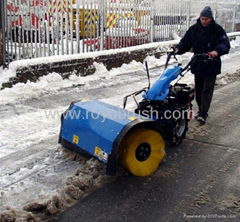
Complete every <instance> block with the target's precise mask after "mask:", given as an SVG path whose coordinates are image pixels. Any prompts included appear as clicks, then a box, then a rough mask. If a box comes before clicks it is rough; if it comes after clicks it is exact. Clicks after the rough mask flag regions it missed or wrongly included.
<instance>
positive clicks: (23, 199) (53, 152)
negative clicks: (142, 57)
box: [0, 38, 240, 220]
mask: <svg viewBox="0 0 240 222" xmlns="http://www.w3.org/2000/svg"><path fill="white" fill-rule="evenodd" d="M231 46H232V49H231V52H230V54H228V55H225V56H224V57H223V74H221V75H219V77H218V83H219V84H222V85H224V84H226V83H227V82H228V77H229V76H231V75H232V74H233V73H234V72H235V71H236V70H239V69H240V64H239V57H240V50H239V49H240V38H237V39H236V40H234V41H232V42H231ZM191 56H192V54H191V53H186V54H185V55H183V56H178V59H179V62H182V63H183V64H186V63H187V61H188V60H189V59H190V57H191ZM165 59H166V56H163V57H161V58H160V59H156V58H154V57H148V58H147V59H146V60H147V61H148V64H149V67H150V68H151V70H150V75H151V82H153V81H154V80H156V79H157V78H158V76H159V74H160V73H161V72H162V71H163V67H161V66H162V65H163V64H164V63H165ZM95 66H96V73H95V74H94V75H91V76H86V77H79V76H76V75H75V74H74V73H73V74H72V75H71V77H70V78H69V79H65V80H63V79H62V77H61V76H60V75H59V74H57V73H51V74H49V75H48V76H44V77H41V78H40V80H39V81H38V82H36V83H32V82H28V83H26V84H22V83H19V84H16V85H15V86H14V87H13V88H10V89H4V90H1V91H0V212H1V211H3V210H4V209H6V207H7V206H9V207H10V208H11V209H16V210H21V209H22V208H23V207H25V210H26V209H28V210H30V211H32V210H33V209H35V210H36V209H38V211H37V212H38V213H39V212H40V214H37V215H38V216H40V217H42V218H45V220H46V217H45V216H46V215H49V214H50V215H51V214H55V213H57V212H58V210H59V209H64V208H65V207H67V206H69V205H71V204H72V203H73V202H74V201H75V199H79V198H81V197H82V196H84V195H85V193H88V192H90V191H91V190H92V189H94V187H96V186H99V184H101V183H103V182H106V181H108V178H107V177H105V176H104V168H103V166H102V165H101V164H100V165H99V163H98V162H97V161H94V160H88V161H87V160H84V159H81V158H80V159H79V158H77V160H76V157H75V156H74V155H73V156H72V155H68V153H66V152H65V151H63V150H62V148H61V147H60V146H59V145H58V143H57V140H58V134H59V129H60V115H61V113H62V112H63V111H65V110H66V108H67V107H68V106H69V104H70V103H71V101H74V100H79V99H82V98H89V99H99V100H102V101H105V102H108V103H111V104H113V105H117V106H122V99H123V97H124V95H127V94H130V93H131V92H133V91H135V90H138V89H141V88H143V87H144V86H146V85H147V77H146V71H145V68H144V65H143V64H142V63H138V62H136V61H133V62H132V63H130V64H128V65H127V64H124V65H123V66H122V67H121V68H117V69H112V70H110V71H107V70H106V68H105V67H104V66H103V65H102V64H98V63H96V64H95ZM156 67H158V68H156ZM6 72H7V70H2V69H0V77H1V76H2V75H4V73H6ZM181 81H182V82H185V83H188V84H193V75H192V74H190V73H188V74H186V75H185V77H184V78H183V79H182V80H181ZM133 107H134V102H133V101H130V103H129V105H128V109H130V110H131V109H133ZM66 154H67V155H68V157H66ZM69 156H70V157H69ZM68 177H70V178H68ZM67 178H68V179H67ZM76 181H77V182H76ZM79 181H80V182H79ZM79 183H80V184H81V186H80V185H79ZM76 184H78V185H76ZM76 187H77V188H76ZM34 200H37V201H36V202H34V204H30V205H29V204H28V203H29V201H34ZM60 203H61V204H60ZM63 205H64V206H63ZM10 208H8V209H9V210H8V212H10V211H11V210H10ZM24 212H25V211H24ZM14 214H15V217H17V216H19V215H20V217H21V215H25V216H24V217H25V218H27V217H31V216H32V215H29V214H25V213H22V212H18V211H12V215H14ZM5 215H6V214H5ZM0 218H1V217H0Z"/></svg>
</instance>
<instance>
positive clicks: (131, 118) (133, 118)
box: [128, 116, 137, 120]
mask: <svg viewBox="0 0 240 222" xmlns="http://www.w3.org/2000/svg"><path fill="white" fill-rule="evenodd" d="M128 119H129V120H135V119H137V118H136V117H135V116H129V117H128Z"/></svg>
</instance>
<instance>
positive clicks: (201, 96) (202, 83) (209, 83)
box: [195, 75, 216, 117]
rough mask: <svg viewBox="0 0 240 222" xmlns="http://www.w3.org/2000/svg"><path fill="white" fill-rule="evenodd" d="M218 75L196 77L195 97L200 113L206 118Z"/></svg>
mask: <svg viewBox="0 0 240 222" xmlns="http://www.w3.org/2000/svg"><path fill="white" fill-rule="evenodd" d="M215 81H216V75H208V76H203V75H195V96H196V101H197V104H198V108H199V112H200V113H201V114H202V115H204V116H205V117H207V116H208V114H207V113H208V110H209V108H210V105H211V101H212V96H213V91H214V85H215Z"/></svg>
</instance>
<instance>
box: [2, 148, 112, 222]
mask: <svg viewBox="0 0 240 222" xmlns="http://www.w3.org/2000/svg"><path fill="white" fill-rule="evenodd" d="M60 152H62V155H65V157H66V158H69V159H71V160H72V159H74V160H75V161H80V163H81V164H80V165H81V168H79V169H77V170H76V172H75V174H74V175H72V176H70V177H68V178H67V179H66V181H65V186H64V187H63V188H62V189H60V190H58V191H56V193H55V194H53V195H46V196H39V198H38V199H36V200H33V201H30V202H29V203H27V204H26V205H25V206H24V207H23V208H22V210H15V209H12V208H10V207H6V210H4V211H3V212H1V213H0V221H2V222H5V221H6V222H10V221H48V220H49V219H52V218H53V217H54V216H56V215H57V214H59V213H60V212H62V211H64V209H66V208H68V207H70V206H71V205H72V204H74V203H75V202H76V201H77V200H80V199H81V198H83V197H86V195H88V194H89V193H90V192H92V191H93V190H94V189H96V188H97V187H99V186H100V185H102V184H104V183H107V182H110V181H111V180H112V177H108V176H106V175H105V165H103V164H101V163H100V162H99V161H97V160H95V159H93V158H92V159H90V160H86V159H84V158H83V157H82V156H79V155H78V154H76V153H72V152H70V151H67V150H65V149H64V150H61V151H60Z"/></svg>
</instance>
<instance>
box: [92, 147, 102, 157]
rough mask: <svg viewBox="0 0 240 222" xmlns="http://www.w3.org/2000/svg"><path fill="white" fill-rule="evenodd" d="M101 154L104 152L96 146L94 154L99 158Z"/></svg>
mask: <svg viewBox="0 0 240 222" xmlns="http://www.w3.org/2000/svg"><path fill="white" fill-rule="evenodd" d="M101 152H102V150H101V148H100V147H98V146H96V147H95V150H94V154H95V155H96V156H99V155H100V154H101Z"/></svg>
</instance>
